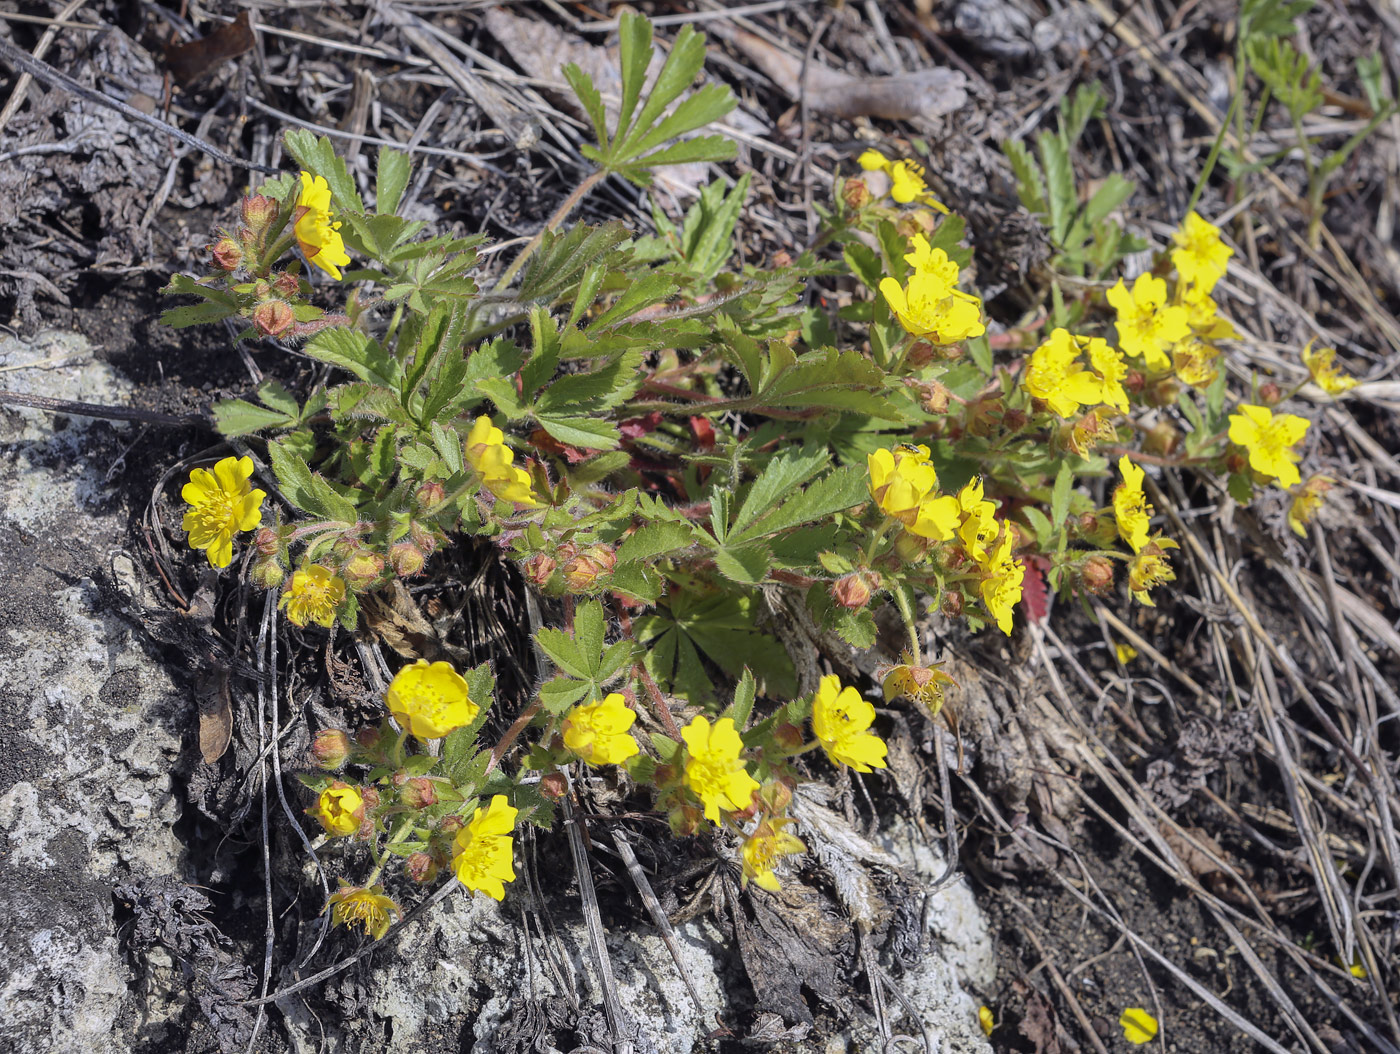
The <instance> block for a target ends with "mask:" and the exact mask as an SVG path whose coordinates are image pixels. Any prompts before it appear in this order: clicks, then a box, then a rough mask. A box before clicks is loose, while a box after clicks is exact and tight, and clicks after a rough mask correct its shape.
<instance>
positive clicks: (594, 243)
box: [517, 220, 627, 302]
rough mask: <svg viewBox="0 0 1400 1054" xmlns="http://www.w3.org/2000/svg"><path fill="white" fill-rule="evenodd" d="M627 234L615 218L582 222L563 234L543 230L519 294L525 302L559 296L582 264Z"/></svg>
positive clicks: (582, 267) (608, 249)
mask: <svg viewBox="0 0 1400 1054" xmlns="http://www.w3.org/2000/svg"><path fill="white" fill-rule="evenodd" d="M626 238H627V228H626V227H624V226H623V225H622V223H621V222H620V221H618V220H611V221H609V222H608V223H605V224H603V225H602V226H601V227H590V226H588V225H587V224H582V223H581V224H578V225H576V226H573V227H570V228H569V229H568V230H567V231H565V232H564V233H563V234H555V233H553V232H548V231H547V232H545V236H544V238H543V239H541V241H540V247H539V249H538V250H536V252H535V254H534V256H532V257H531V258H530V262H529V264H528V265H527V266H526V268H525V275H524V277H523V278H522V279H521V281H520V289H519V292H518V293H517V296H518V298H519V299H520V300H521V302H526V301H531V300H543V299H545V298H552V297H555V296H558V295H559V294H560V293H562V292H563V291H564V290H565V289H566V288H567V287H568V286H570V285H571V284H572V283H573V282H575V281H576V280H577V279H578V278H579V277H580V276H581V275H582V274H583V271H584V268H586V267H587V266H588V265H589V264H591V263H593V261H595V260H597V259H599V258H600V257H602V256H603V255H604V254H605V253H608V252H611V251H612V250H613V249H614V248H616V247H617V246H618V245H619V244H621V243H622V242H623V241H624V240H625V239H626Z"/></svg>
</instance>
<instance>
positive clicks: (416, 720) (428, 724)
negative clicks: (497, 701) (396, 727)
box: [385, 659, 481, 739]
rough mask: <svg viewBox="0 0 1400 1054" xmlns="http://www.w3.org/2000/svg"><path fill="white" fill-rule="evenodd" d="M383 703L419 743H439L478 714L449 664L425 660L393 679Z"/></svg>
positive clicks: (406, 667) (465, 689) (474, 718)
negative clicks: (439, 740) (421, 741)
mask: <svg viewBox="0 0 1400 1054" xmlns="http://www.w3.org/2000/svg"><path fill="white" fill-rule="evenodd" d="M385 702H386V703H387V704H388V707H389V712H390V713H391V714H393V715H394V717H395V718H397V719H398V722H399V724H401V725H403V727H405V728H407V729H408V730H409V732H411V733H412V734H413V735H415V736H417V737H418V738H419V739H441V738H442V737H443V736H445V735H447V734H448V733H449V732H452V731H454V730H455V729H458V728H464V727H465V726H467V725H469V724H471V723H472V722H473V721H475V720H476V715H477V714H478V713H480V712H481V707H479V706H477V704H476V703H474V702H472V700H471V697H470V696H469V695H468V694H467V682H466V681H464V680H463V679H462V675H461V674H459V673H458V672H457V671H456V670H454V669H453V668H452V665H451V664H450V663H446V662H434V663H430V662H428V660H427V659H419V660H418V661H417V662H415V663H414V664H413V665H412V666H405V667H404V668H403V669H402V670H400V671H399V672H398V673H397V674H395V675H394V679H393V681H392V682H390V684H389V691H388V692H387V693H386V694H385Z"/></svg>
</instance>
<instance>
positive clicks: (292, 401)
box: [258, 381, 301, 419]
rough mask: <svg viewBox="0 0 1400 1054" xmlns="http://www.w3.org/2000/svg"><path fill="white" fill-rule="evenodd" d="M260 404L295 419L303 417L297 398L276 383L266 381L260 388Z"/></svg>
mask: <svg viewBox="0 0 1400 1054" xmlns="http://www.w3.org/2000/svg"><path fill="white" fill-rule="evenodd" d="M258 402H260V403H262V404H263V405H264V406H266V407H267V408H268V409H269V410H277V411H278V412H280V413H283V414H286V415H287V416H288V417H291V418H293V419H295V418H298V417H300V416H301V406H300V405H298V403H297V398H296V396H295V395H293V394H292V393H291V392H289V391H287V389H286V388H284V387H282V385H280V384H278V383H277V382H276V381H264V382H263V383H262V384H261V385H259V386H258Z"/></svg>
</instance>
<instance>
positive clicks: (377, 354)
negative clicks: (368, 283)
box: [303, 326, 399, 388]
mask: <svg viewBox="0 0 1400 1054" xmlns="http://www.w3.org/2000/svg"><path fill="white" fill-rule="evenodd" d="M303 350H304V351H305V352H306V354H308V355H310V356H311V357H312V358H313V359H318V360H320V361H321V362H327V363H330V364H331V365H332V366H339V367H340V368H341V369H343V370H345V371H347V372H349V373H353V374H354V375H355V376H356V377H358V378H359V379H360V380H362V381H369V382H371V383H374V384H382V385H384V386H385V387H386V388H397V387H398V376H399V369H398V366H397V364H396V363H395V362H394V361H393V360H392V359H390V358H389V356H388V355H386V354H385V352H384V349H383V348H382V347H380V345H379V342H378V341H376V340H372V339H371V338H370V337H368V336H367V335H366V334H364V333H362V332H360V331H359V330H358V329H349V328H347V327H345V326H333V327H331V328H330V329H323V330H321V332H319V333H317V334H316V335H315V336H314V337H312V338H311V339H310V340H309V341H307V342H306V345H305V347H304V349H303Z"/></svg>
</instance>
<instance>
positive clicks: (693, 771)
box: [681, 714, 758, 823]
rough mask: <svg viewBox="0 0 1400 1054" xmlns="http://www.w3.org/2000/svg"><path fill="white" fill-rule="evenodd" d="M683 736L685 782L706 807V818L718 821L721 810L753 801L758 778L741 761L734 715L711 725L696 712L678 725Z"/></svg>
mask: <svg viewBox="0 0 1400 1054" xmlns="http://www.w3.org/2000/svg"><path fill="white" fill-rule="evenodd" d="M681 738H682V739H683V740H685V746H686V759H685V785H686V786H687V787H689V788H690V790H691V791H692V792H693V793H694V794H695V795H696V797H698V798H699V799H700V801H701V803H702V804H703V805H704V807H705V819H707V820H709V821H710V822H711V823H719V820H720V816H719V814H720V810H721V809H723V810H725V811H726V812H742V811H743V810H745V809H747V808H748V807H749V805H750V803H751V802H752V801H753V795H754V792H755V791H756V790H758V781H757V780H755V779H754V778H753V777H752V776H750V775H749V770H748V768H747V767H746V766H745V764H744V759H743V753H744V741H743V740H742V739H741V738H740V737H739V732H738V730H737V729H735V727H734V719H733V718H729V717H721V718H720V719H719V720H718V721H716V722H715V723H714V724H713V725H711V724H710V722H709V720H708V719H707V718H705V717H703V716H701V715H699V714H697V715H696V716H695V717H693V718H692V719H691V721H690V724H688V725H686V726H685V727H684V728H683V729H681Z"/></svg>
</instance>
